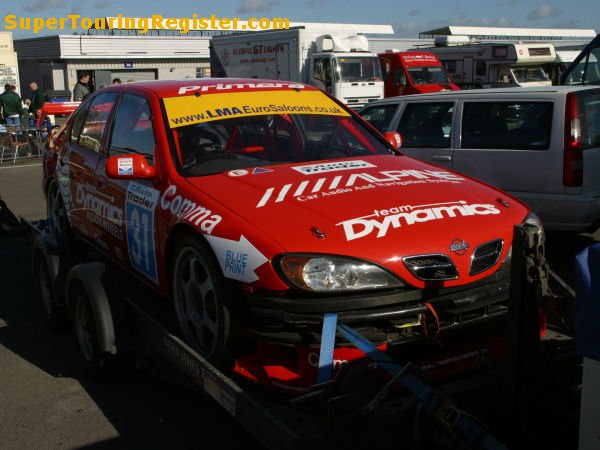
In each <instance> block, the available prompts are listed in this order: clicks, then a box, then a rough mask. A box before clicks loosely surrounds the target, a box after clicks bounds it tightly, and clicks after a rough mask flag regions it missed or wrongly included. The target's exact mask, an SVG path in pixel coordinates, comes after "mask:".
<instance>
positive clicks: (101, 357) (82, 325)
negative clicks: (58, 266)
mask: <svg viewBox="0 0 600 450" xmlns="http://www.w3.org/2000/svg"><path fill="white" fill-rule="evenodd" d="M71 298H72V299H73V300H72V308H73V309H72V312H73V314H72V320H73V328H74V330H75V336H76V338H77V342H78V344H79V350H80V351H81V356H82V357H83V362H84V367H85V369H86V371H87V372H88V373H89V374H90V375H91V376H93V377H95V378H105V377H106V376H107V375H109V374H110V373H111V372H112V370H113V369H114V368H115V361H116V359H115V356H114V355H111V354H110V353H107V352H104V351H102V350H101V349H100V345H99V339H98V325H97V317H96V314H95V312H94V309H93V308H92V304H91V302H90V299H89V297H88V294H87V292H86V291H85V289H84V288H83V287H82V286H81V285H80V284H78V283H75V284H74V285H73V286H72V288H71Z"/></svg>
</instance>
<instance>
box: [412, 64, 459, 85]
mask: <svg viewBox="0 0 600 450" xmlns="http://www.w3.org/2000/svg"><path fill="white" fill-rule="evenodd" d="M407 70H408V76H409V77H410V79H411V80H412V82H413V84H445V83H450V80H449V79H448V75H446V72H444V70H443V69H442V68H441V67H434V66H424V67H407Z"/></svg>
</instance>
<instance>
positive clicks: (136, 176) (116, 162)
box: [106, 154, 156, 180]
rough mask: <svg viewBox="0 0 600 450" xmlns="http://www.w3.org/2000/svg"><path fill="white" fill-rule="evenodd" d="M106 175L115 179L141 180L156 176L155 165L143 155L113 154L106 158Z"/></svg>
mask: <svg viewBox="0 0 600 450" xmlns="http://www.w3.org/2000/svg"><path fill="white" fill-rule="evenodd" d="M106 175H107V176H108V178H114V179H117V180H141V179H144V178H154V177H156V167H155V166H151V165H150V164H149V163H148V160H147V159H146V157H145V156H144V155H137V154H132V155H115V156H110V157H109V158H108V159H107V160H106Z"/></svg>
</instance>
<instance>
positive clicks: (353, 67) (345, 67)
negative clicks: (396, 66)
mask: <svg viewBox="0 0 600 450" xmlns="http://www.w3.org/2000/svg"><path fill="white" fill-rule="evenodd" d="M336 66H337V68H336V72H337V73H336V78H337V80H336V81H342V82H344V81H345V82H349V81H381V80H382V77H381V65H380V64H379V58H377V57H375V56H344V57H338V58H336Z"/></svg>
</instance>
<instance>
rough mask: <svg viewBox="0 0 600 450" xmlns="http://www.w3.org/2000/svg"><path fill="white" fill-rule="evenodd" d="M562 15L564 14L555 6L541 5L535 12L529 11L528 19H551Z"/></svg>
mask: <svg viewBox="0 0 600 450" xmlns="http://www.w3.org/2000/svg"><path fill="white" fill-rule="evenodd" d="M561 14H562V12H561V11H559V10H557V9H556V8H555V7H554V6H550V5H540V6H538V7H537V8H536V9H534V10H533V11H529V13H527V18H528V19H529V20H541V19H550V18H554V17H558V16H560V15H561Z"/></svg>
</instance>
